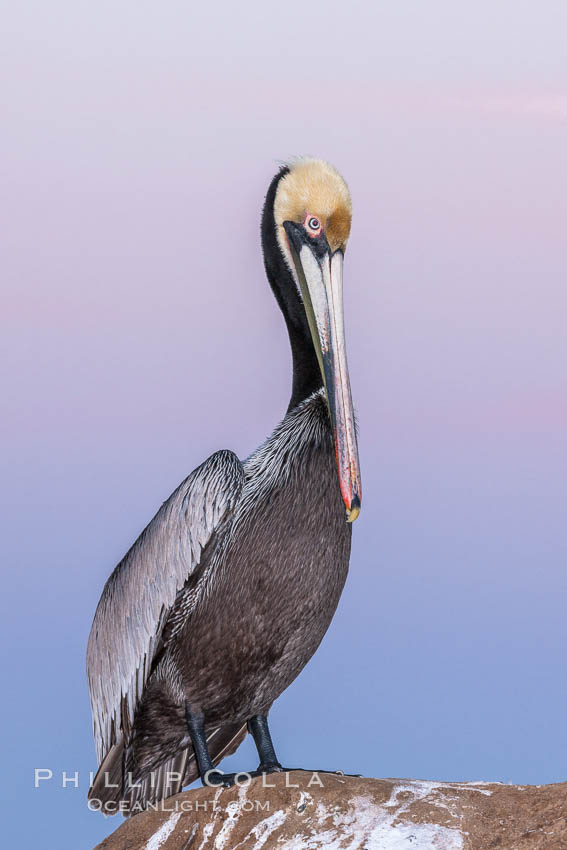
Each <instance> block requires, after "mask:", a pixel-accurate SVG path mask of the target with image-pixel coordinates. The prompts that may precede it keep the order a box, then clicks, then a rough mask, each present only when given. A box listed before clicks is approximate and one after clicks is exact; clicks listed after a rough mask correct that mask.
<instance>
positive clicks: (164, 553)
mask: <svg viewBox="0 0 567 850" xmlns="http://www.w3.org/2000/svg"><path fill="white" fill-rule="evenodd" d="M350 221H351V201H350V195H349V192H348V188H347V186H346V183H345V182H344V180H343V179H342V177H341V176H340V175H339V174H338V172H337V171H336V170H335V169H334V168H333V167H332V166H330V165H329V164H328V163H325V162H322V161H320V160H312V159H301V160H298V161H296V162H294V163H293V164H291V165H289V166H284V167H282V168H281V169H280V171H279V172H278V174H277V175H276V176H275V177H274V179H273V181H272V183H271V185H270V187H269V189H268V193H267V196H266V201H265V205H264V210H263V216H262V247H263V253H264V261H265V267H266V273H267V277H268V280H269V282H270V284H271V287H272V289H273V291H274V294H275V297H276V299H277V301H278V304H279V306H280V308H281V310H282V312H283V315H284V318H285V320H286V324H287V328H288V332H289V338H290V344H291V350H292V358H293V387H292V396H291V400H290V404H289V408H288V410H287V413H286V415H285V417H284V419H283V421H282V422H281V423H280V424H279V425H278V426H277V427H276V428H275V430H274V431H273V433H272V435H271V436H270V437H269V438H268V439H267V440H266V442H265V443H264V444H263V445H262V446H260V448H258V449H257V450H256V451H255V452H254V453H253V454H252V455H251V456H250V457H249V458H247V459H246V460H245V461H240V460H239V459H238V458H237V456H236V455H235V454H234V453H233V452H231V451H228V450H223V451H219V452H216V453H215V454H213V455H212V456H211V457H210V458H208V460H206V461H205V462H204V463H203V464H202V465H201V466H199V467H198V468H197V469H195V470H194V471H193V472H192V473H191V475H189V477H188V478H186V479H185V481H183V483H182V484H181V485H180V486H179V487H178V489H177V490H176V491H175V492H174V493H173V494H172V495H171V496H170V498H169V499H168V500H167V501H166V502H165V503H164V504H163V505H162V507H161V508H160V510H159V511H158V513H157V514H156V516H155V517H154V518H153V519H152V521H151V522H150V523H149V525H148V526H147V528H146V529H145V530H144V531H143V532H142V534H141V535H140V537H139V538H138V540H137V541H136V542H135V543H134V545H133V546H132V548H131V549H130V551H129V552H128V553H127V554H126V556H125V557H124V558H123V560H122V561H121V562H120V563H119V564H118V566H117V567H116V569H115V570H114V572H113V573H112V575H111V576H110V578H109V579H108V581H107V583H106V585H105V588H104V590H103V593H102V596H101V599H100V602H99V604H98V607H97V610H96V613H95V617H94V621H93V625H92V629H91V634H90V638H89V644H88V650H87V673H88V680H89V689H90V695H91V705H92V712H93V726H94V736H95V743H96V748H97V755H98V760H99V770H98V773H97V775H96V777H95V781H94V783H93V786H92V787H91V789H90V792H89V797H90V798H91V800H98V801H100V802H99V805H100V808H102V810H103V811H105V812H106V813H108V814H112V813H113V812H114V811H116V810H118V809H120V810H122V811H123V812H124V813H126V814H132V813H134V812H135V811H138V810H140V809H143V808H145V807H147V806H148V805H149V804H155V803H156V802H159V801H160V800H162V799H164V798H166V797H167V796H170V795H171V794H175V793H177V792H178V791H179V790H181V788H182V787H183V785H186V784H188V783H189V782H192V781H193V780H194V779H196V778H197V777H199V776H200V777H201V779H202V781H203V782H204V783H205V784H209V785H223V784H229V783H230V782H231V781H232V777H230V776H227V775H226V774H223V773H222V771H220V770H218V769H217V768H216V766H217V765H218V763H219V762H220V761H221V759H222V758H223V757H224V756H226V755H228V754H229V753H231V752H234V750H235V749H236V748H237V747H238V745H239V744H240V743H241V741H242V740H243V738H244V736H245V735H246V733H247V732H250V733H251V734H252V735H253V737H254V740H255V743H256V746H257V748H258V753H259V757H260V765H259V767H258V769H257V771H252V773H253V774H258V773H261V772H270V771H277V770H281V769H282V767H281V765H280V763H279V762H278V760H277V757H276V754H275V750H274V746H273V742H272V740H271V737H270V732H269V728H268V722H267V717H268V713H269V710H270V707H271V706H272V704H273V702H274V700H275V699H277V697H278V696H279V695H280V694H281V693H282V692H283V691H284V690H285V689H286V688H287V687H288V685H289V684H290V683H291V682H292V681H293V680H294V679H295V677H296V676H297V675H298V673H299V672H300V671H301V670H302V669H303V667H304V666H305V664H306V663H307V662H308V661H309V659H310V658H311V656H312V655H313V653H314V652H315V651H316V649H317V647H318V646H319V643H320V642H321V640H322V638H323V636H324V634H325V632H326V630H327V628H328V626H329V624H330V622H331V619H332V617H333V614H334V612H335V609H336V607H337V604H338V601H339V598H340V595H341V592H342V589H343V586H344V583H345V580H346V576H347V572H348V563H349V555H350V544H351V523H352V521H353V520H354V519H356V517H357V516H358V513H359V511H360V496H361V489H360V472H359V464H358V452H357V444H356V433H355V426H354V416H353V410H352V400H351V393H350V384H349V377H348V369H347V362H346V349H345V342H344V327H343V312H342V266H343V257H344V251H345V248H346V242H347V239H348V236H349V232H350Z"/></svg>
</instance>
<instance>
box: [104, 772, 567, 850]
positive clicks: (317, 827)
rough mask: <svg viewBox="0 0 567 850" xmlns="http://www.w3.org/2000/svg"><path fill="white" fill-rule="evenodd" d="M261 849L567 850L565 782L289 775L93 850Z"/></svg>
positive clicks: (173, 800) (135, 826)
mask: <svg viewBox="0 0 567 850" xmlns="http://www.w3.org/2000/svg"><path fill="white" fill-rule="evenodd" d="M320 783H322V784H320ZM268 786H270V787H268ZM262 848H263V850H271V848H277V850H304V848H305V850H319V848H326V850H343V848H344V850H346V848H348V850H490V848H495V850H567V782H566V783H562V784H558V785H544V786H529V785H528V786H525V785H501V784H494V783H484V782H422V781H417V780H409V779H408V780H405V779H400V780H398V779H363V778H358V777H350V776H341V775H336V774H323V773H320V774H315V775H314V774H311V773H310V772H304V771H292V772H291V773H288V774H272V775H270V776H268V777H264V779H262V778H260V779H254V780H252V781H251V782H249V784H248V785H247V786H246V787H240V788H238V787H234V788H225V789H222V790H213V789H205V788H199V789H196V790H192V791H185V792H183V793H182V794H178V795H177V796H175V797H170V798H169V799H168V800H166V801H165V802H164V803H163V804H162V809H161V810H156V811H147V812H142V813H140V814H137V815H135V816H134V817H132V818H130V819H129V820H127V821H125V822H124V823H122V825H121V826H120V827H119V828H118V829H117V830H116V832H114V833H113V834H112V835H111V836H110V837H109V838H107V839H106V840H105V841H103V842H102V843H101V844H99V845H98V847H97V848H96V850H261V849H262Z"/></svg>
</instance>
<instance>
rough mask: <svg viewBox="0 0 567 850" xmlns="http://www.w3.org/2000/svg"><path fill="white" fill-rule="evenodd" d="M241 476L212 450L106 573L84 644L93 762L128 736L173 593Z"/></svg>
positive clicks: (238, 467)
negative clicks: (92, 730)
mask: <svg viewBox="0 0 567 850" xmlns="http://www.w3.org/2000/svg"><path fill="white" fill-rule="evenodd" d="M243 484H244V470H243V467H242V464H241V463H240V461H239V459H238V458H237V457H236V455H235V454H233V452H230V451H220V452H216V453H215V454H213V455H211V457H210V458H208V460H206V461H205V462H204V463H203V464H201V466H199V467H198V468H197V469H195V470H194V472H192V473H191V475H189V477H188V478H186V479H185V481H184V482H183V483H182V484H181V485H180V486H179V487H178V488H177V490H175V492H174V493H173V494H172V495H171V496H170V498H169V499H168V500H167V501H166V502H165V503H164V504H163V505H162V507H161V508H160V510H159V511H158V512H157V514H156V515H155V517H154V518H153V519H152V521H151V522H150V524H149V525H148V526H147V528H146V529H145V530H144V531H143V532H142V534H141V535H140V537H139V538H138V540H137V541H136V542H135V543H134V545H133V546H132V548H131V549H130V551H129V552H128V553H127V554H126V556H125V557H124V558H123V560H122V561H121V562H120V563H119V564H118V566H117V567H116V569H115V570H114V572H113V573H112V575H111V576H110V578H109V580H108V581H107V583H106V585H105V588H104V591H103V593H102V596H101V599H100V602H99V604H98V607H97V610H96V613H95V617H94V621H93V625H92V628H91V633H90V636H89V643H88V648H87V675H88V680H89V690H90V696H91V707H92V714H93V728H94V737H95V744H96V750H97V757H98V761H99V764H100V763H101V762H102V761H103V759H104V757H105V756H106V754H107V753H108V752H109V750H110V749H111V747H112V746H113V745H114V744H117V743H120V742H121V741H122V740H123V738H124V737H127V735H128V732H129V729H130V727H131V726H132V724H133V722H134V714H135V711H136V707H137V704H138V702H139V700H140V698H141V695H142V691H143V689H144V686H145V684H146V682H147V679H148V676H149V674H150V672H151V669H152V660H153V658H154V656H155V653H156V650H157V648H158V647H159V644H160V637H161V633H162V630H163V627H164V624H165V622H166V620H167V616H168V613H169V611H170V609H171V607H172V605H173V603H174V602H175V598H176V596H177V593H178V592H179V591H180V590H181V589H182V588H183V586H184V584H185V582H186V581H187V579H188V578H189V576H191V575H192V574H193V573H194V572H195V570H196V568H197V567H198V565H199V561H200V558H201V554H202V551H203V549H204V548H205V546H206V545H207V543H208V541H209V540H210V538H211V536H212V534H213V532H214V531H215V530H216V529H217V528H218V526H219V525H220V523H221V522H223V520H225V519H226V518H228V517H229V516H230V515H231V513H232V511H233V510H234V507H235V505H236V503H237V502H238V499H239V497H240V493H241V491H242V487H243ZM125 727H126V728H125Z"/></svg>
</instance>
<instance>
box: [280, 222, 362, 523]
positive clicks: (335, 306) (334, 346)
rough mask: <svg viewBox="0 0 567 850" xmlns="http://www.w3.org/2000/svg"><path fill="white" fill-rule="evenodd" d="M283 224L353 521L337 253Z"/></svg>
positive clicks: (354, 469)
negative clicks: (319, 371)
mask: <svg viewBox="0 0 567 850" xmlns="http://www.w3.org/2000/svg"><path fill="white" fill-rule="evenodd" d="M284 228H285V231H286V234H287V237H288V240H289V245H290V248H291V255H292V259H293V262H294V266H295V271H296V273H297V281H298V284H299V287H300V290H301V295H302V297H303V303H304V305H305V312H306V314H307V321H308V322H309V329H310V331H311V336H312V338H313V345H314V346H315V351H316V353H317V359H318V360H319V366H320V369H321V375H322V376H323V381H324V384H325V391H326V393H327V403H328V405H329V413H330V417H331V425H332V428H333V437H334V441H335V452H336V458H337V472H338V476H339V487H340V490H341V495H342V497H343V501H344V503H345V507H346V518H347V522H354V520H355V519H356V518H357V516H358V515H359V513H360V501H361V485H360V465H359V462H358V447H357V444H356V430H355V424H354V411H353V407H352V396H351V391H350V379H349V375H348V366H347V358H346V346H345V330H344V318H343V252H342V251H340V250H339V251H335V252H334V253H331V250H330V248H329V245H328V243H327V240H326V239H325V237H324V236H323V237H321V238H319V239H318V240H313V239H310V238H309V237H308V236H307V235H306V233H305V231H304V229H303V228H302V227H301V226H300V225H297V224H295V222H291V221H286V222H284Z"/></svg>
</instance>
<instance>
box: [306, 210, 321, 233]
mask: <svg viewBox="0 0 567 850" xmlns="http://www.w3.org/2000/svg"><path fill="white" fill-rule="evenodd" d="M305 226H306V228H307V230H310V231H311V235H312V236H318V235H319V233H320V231H321V222H320V221H319V219H318V218H317V216H316V215H308V216H306V218H305Z"/></svg>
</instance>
